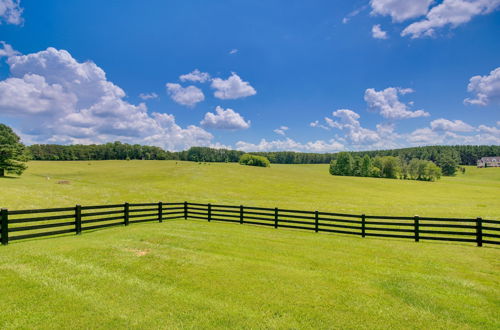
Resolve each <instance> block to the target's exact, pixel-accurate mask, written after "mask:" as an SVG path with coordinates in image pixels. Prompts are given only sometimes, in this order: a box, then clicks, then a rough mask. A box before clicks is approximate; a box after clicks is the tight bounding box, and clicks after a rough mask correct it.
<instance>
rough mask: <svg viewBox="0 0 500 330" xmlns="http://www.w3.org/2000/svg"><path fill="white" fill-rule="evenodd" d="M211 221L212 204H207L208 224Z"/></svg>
mask: <svg viewBox="0 0 500 330" xmlns="http://www.w3.org/2000/svg"><path fill="white" fill-rule="evenodd" d="M210 220H212V204H210V203H208V222H210Z"/></svg>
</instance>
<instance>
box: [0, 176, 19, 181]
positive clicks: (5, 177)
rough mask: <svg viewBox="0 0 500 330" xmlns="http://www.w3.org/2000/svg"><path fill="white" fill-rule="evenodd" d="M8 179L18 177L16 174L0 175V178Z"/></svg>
mask: <svg viewBox="0 0 500 330" xmlns="http://www.w3.org/2000/svg"><path fill="white" fill-rule="evenodd" d="M9 179H19V177H18V176H10V175H4V176H0V180H9Z"/></svg>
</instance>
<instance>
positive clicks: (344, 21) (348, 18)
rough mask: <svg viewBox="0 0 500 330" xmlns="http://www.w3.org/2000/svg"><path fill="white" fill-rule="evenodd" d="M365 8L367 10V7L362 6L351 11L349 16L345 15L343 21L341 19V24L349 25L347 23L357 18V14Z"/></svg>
mask: <svg viewBox="0 0 500 330" xmlns="http://www.w3.org/2000/svg"><path fill="white" fill-rule="evenodd" d="M366 8H368V5H364V6H361V7H359V8H357V9H355V10H353V11H351V12H350V13H349V14H347V15H346V16H345V17H344V18H343V19H342V23H343V24H347V23H349V21H350V20H351V18H353V17H354V16H357V15H358V14H359V13H361V12H362V11H363V10H365V9H366Z"/></svg>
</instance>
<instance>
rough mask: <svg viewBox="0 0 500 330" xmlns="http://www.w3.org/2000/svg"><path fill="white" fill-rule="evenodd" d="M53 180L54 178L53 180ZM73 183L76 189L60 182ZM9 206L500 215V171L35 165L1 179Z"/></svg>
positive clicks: (174, 164)
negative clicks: (391, 173) (335, 172)
mask: <svg viewBox="0 0 500 330" xmlns="http://www.w3.org/2000/svg"><path fill="white" fill-rule="evenodd" d="M47 178H50V179H47ZM60 180H68V181H70V184H57V182H58V181H60ZM0 184H1V186H2V197H1V199H0V206H1V207H8V208H9V209H26V208H46V207H60V206H72V205H75V204H82V205H90V204H113V203H123V202H125V201H128V202H154V201H160V200H162V201H175V202H178V201H184V200H187V201H191V202H201V203H206V202H212V203H227V204H234V205H240V204H244V205H249V206H264V207H275V206H278V207H280V208H292V209H302V210H321V211H333V212H335V211H336V212H345V213H355V214H360V213H366V214H382V215H401V216H412V215H416V214H418V215H420V216H442V217H478V216H481V217H483V218H493V219H498V218H500V203H499V201H498V196H500V168H486V169H477V168H475V167H467V170H466V173H465V174H458V175H457V176H455V177H443V178H442V179H441V180H440V181H437V182H419V181H404V180H391V179H374V178H357V177H339V176H332V175H329V174H328V165H278V164H273V165H272V166H271V168H260V167H252V166H241V165H239V164H224V163H210V164H198V163H192V162H176V161H92V162H30V163H29V169H28V170H27V171H26V173H25V174H24V175H23V176H21V177H20V178H13V179H0Z"/></svg>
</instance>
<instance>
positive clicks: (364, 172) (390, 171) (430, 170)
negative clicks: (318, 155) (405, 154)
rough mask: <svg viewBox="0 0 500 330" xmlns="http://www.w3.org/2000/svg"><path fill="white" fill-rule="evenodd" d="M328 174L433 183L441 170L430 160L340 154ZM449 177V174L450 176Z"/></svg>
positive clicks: (439, 176) (332, 162) (439, 175)
mask: <svg viewBox="0 0 500 330" xmlns="http://www.w3.org/2000/svg"><path fill="white" fill-rule="evenodd" d="M330 174H332V175H343V176H363V177H374V178H389V179H403V180H421V181H435V180H438V179H440V178H441V175H442V169H441V168H440V167H439V166H437V165H436V164H434V163H433V162H432V161H430V160H422V159H417V158H414V159H412V160H410V161H406V160H404V159H403V158H400V157H395V156H375V157H374V158H371V157H370V156H368V155H364V156H363V158H361V157H360V156H354V157H353V156H352V155H351V153H348V152H341V153H339V154H338V155H337V159H335V160H332V161H331V163H330ZM450 175H451V174H450Z"/></svg>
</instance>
